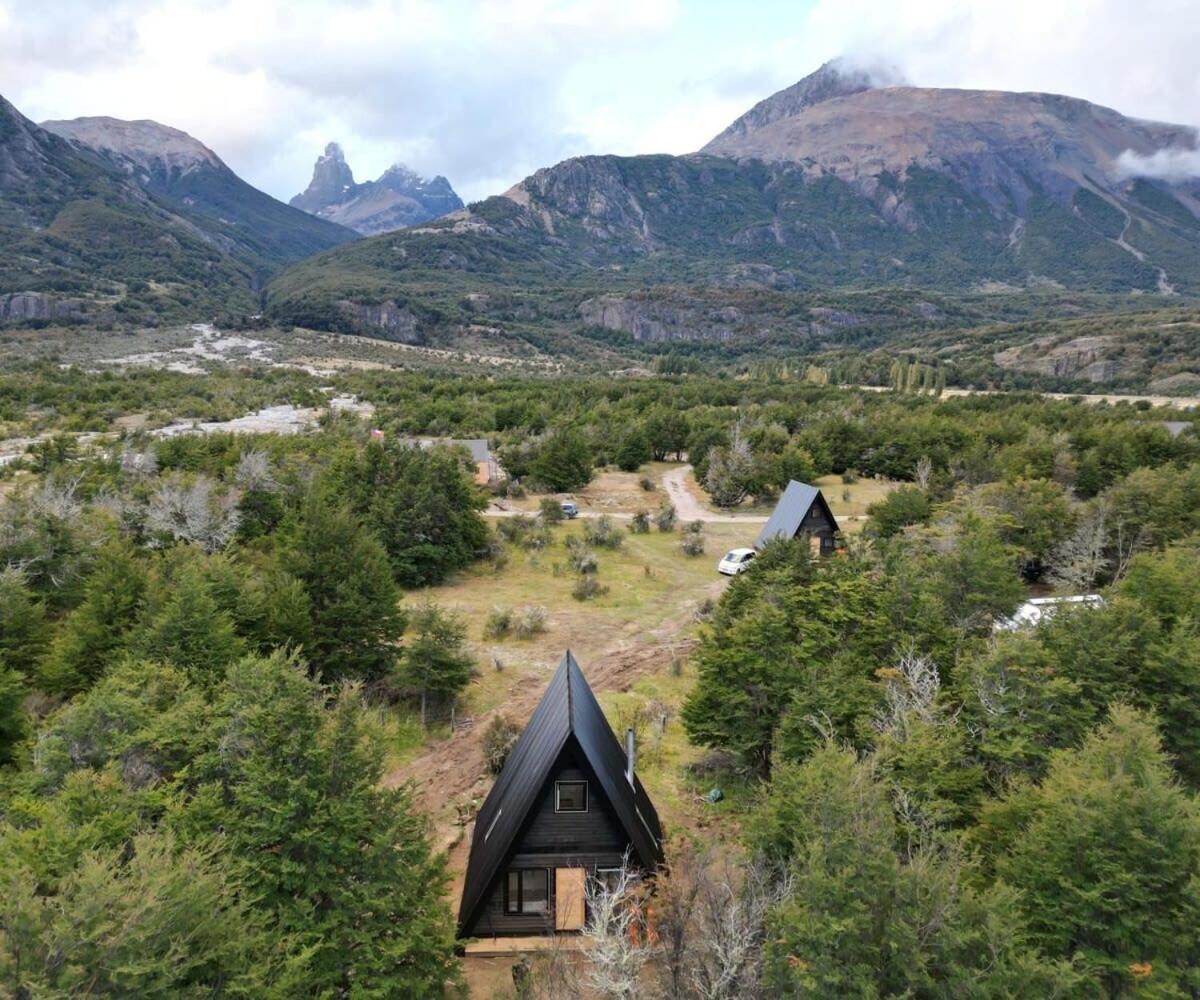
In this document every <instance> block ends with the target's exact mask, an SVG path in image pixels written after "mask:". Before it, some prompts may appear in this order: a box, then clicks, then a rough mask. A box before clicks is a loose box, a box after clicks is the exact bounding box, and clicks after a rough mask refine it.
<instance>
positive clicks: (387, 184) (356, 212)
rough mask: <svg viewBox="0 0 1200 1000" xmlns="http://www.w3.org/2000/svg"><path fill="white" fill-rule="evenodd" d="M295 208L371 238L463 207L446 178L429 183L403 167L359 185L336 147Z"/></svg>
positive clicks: (326, 155) (331, 146) (295, 201)
mask: <svg viewBox="0 0 1200 1000" xmlns="http://www.w3.org/2000/svg"><path fill="white" fill-rule="evenodd" d="M290 204H291V205H292V206H294V207H295V208H301V209H303V210H304V211H306V212H310V213H312V214H313V215H319V216H320V217H321V218H323V219H329V220H330V221H332V222H337V223H339V224H341V225H343V226H348V227H349V228H351V229H355V230H357V231H358V232H360V233H363V234H365V235H368V236H370V235H374V234H376V233H384V232H389V231H391V230H393V229H400V228H403V227H404V226H412V225H416V224H418V223H421V222H427V221H429V220H430V219H434V218H437V217H438V216H439V215H445V214H446V213H447V212H453V211H455V210H457V209H459V208H462V201H461V200H460V199H459V197H458V195H457V194H455V193H454V188H452V187H451V186H450V182H449V181H448V180H446V178H445V177H440V176H439V177H434V178H433V179H432V180H427V179H426V178H424V177H422V176H421V175H420V174H418V173H417V172H416V171H414V170H412V169H410V168H409V167H407V166H405V165H404V164H403V163H396V164H393V165H392V166H390V167H388V168H387V170H385V171H384V172H383V173H382V174H381V175H380V177H379V179H378V180H374V181H365V182H362V183H357V182H355V180H354V174H353V173H352V172H351V170H350V167H349V165H348V164H347V163H346V159H345V156H344V155H343V153H342V147H341V146H339V145H338V144H337V143H336V142H331V143H329V144H328V145H327V146H326V147H325V153H324V155H322V156H320V157H318V158H317V162H316V165H315V166H314V168H313V177H312V181H311V182H310V183H309V185H308V187H307V188H306V189H305V190H304V192H303V193H301V194H298V195H296V197H295V198H293V199H292V200H291V202H290Z"/></svg>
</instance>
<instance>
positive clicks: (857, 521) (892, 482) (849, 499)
mask: <svg viewBox="0 0 1200 1000" xmlns="http://www.w3.org/2000/svg"><path fill="white" fill-rule="evenodd" d="M813 485H814V486H819V487H820V488H821V492H822V493H824V494H825V499H826V500H827V501H828V503H829V509H830V510H832V511H833V516H834V517H836V518H837V519H838V523H839V524H841V526H842V530H843V531H844V532H846V533H847V534H853V533H854V532H856V531H861V530H862V522H863V520H865V518H866V516H867V508H868V507H870V506H871V504H873V503H875V502H876V501H877V500H882V499H883V498H884V497H886V496H887V495H888V494H889V493H891V492H892V491H893V490H894V489H897V488H898V487H900V486H903V485H904V484H903V483H901V482H900V481H899V480H896V479H860V480H858V482H856V483H844V482H842V477H841V476H822V477H821V478H820V479H818V480H817V481H816V482H815V483H814V484H813Z"/></svg>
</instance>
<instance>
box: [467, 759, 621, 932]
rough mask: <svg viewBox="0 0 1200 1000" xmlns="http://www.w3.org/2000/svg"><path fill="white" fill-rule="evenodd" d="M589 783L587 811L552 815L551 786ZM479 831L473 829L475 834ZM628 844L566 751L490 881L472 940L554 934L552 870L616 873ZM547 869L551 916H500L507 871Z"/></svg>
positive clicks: (587, 775)
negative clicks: (596, 870)
mask: <svg viewBox="0 0 1200 1000" xmlns="http://www.w3.org/2000/svg"><path fill="white" fill-rule="evenodd" d="M556 781H587V783H588V811H587V812H586V813H556V812H555V811H554V783H555V782H556ZM478 834H479V831H478V830H476V835H478ZM628 847H629V840H628V838H627V837H626V836H625V834H624V832H623V831H622V829H621V824H620V823H619V822H618V821H617V817H616V814H615V813H614V812H613V810H612V807H611V806H610V805H609V804H608V802H607V801H606V800H605V798H604V795H603V793H602V792H601V790H600V788H599V785H598V783H597V782H596V781H595V779H594V777H593V776H592V775H591V774H590V773H588V772H587V771H586V770H585V769H584V768H583V767H582V766H581V764H580V762H579V761H578V760H576V759H575V756H574V754H573V753H570V752H569V751H564V752H563V755H562V757H561V758H560V759H559V761H558V762H557V764H556V766H555V768H554V769H553V770H552V772H551V774H550V776H549V777H548V778H547V779H546V783H545V785H544V786H543V787H542V790H541V792H540V794H539V799H538V805H537V806H536V808H534V809H533V810H531V812H530V816H529V818H528V820H527V821H526V825H525V828H524V829H523V830H522V832H521V834H520V835H519V836H518V838H517V841H516V843H515V845H514V850H513V851H512V852H511V854H510V856H509V857H508V859H507V860H506V863H505V864H504V866H503V867H502V868H501V870H500V873H499V876H498V877H497V878H496V879H495V880H493V883H492V885H491V887H490V888H489V890H488V893H487V897H486V902H485V903H484V905H483V907H482V908H481V909H480V911H479V916H478V918H477V919H476V920H475V922H474V924H473V925H472V926H471V927H470V928H469V929H467V934H468V935H469V936H471V937H502V936H504V935H535V934H550V933H553V931H554V912H553V907H554V869H555V868H586V869H588V871H595V869H596V868H617V867H619V866H620V864H621V861H622V859H623V857H624V854H625V851H626V849H627V848H628ZM512 868H548V869H550V873H551V874H550V883H549V884H550V912H547V913H534V914H511V913H505V912H504V886H505V879H506V876H507V873H508V871H509V869H512Z"/></svg>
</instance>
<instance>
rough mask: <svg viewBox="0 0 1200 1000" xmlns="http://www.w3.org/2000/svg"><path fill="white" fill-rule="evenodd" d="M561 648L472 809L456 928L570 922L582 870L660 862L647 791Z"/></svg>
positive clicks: (576, 918)
mask: <svg viewBox="0 0 1200 1000" xmlns="http://www.w3.org/2000/svg"><path fill="white" fill-rule="evenodd" d="M632 751H633V748H632V746H630V747H628V749H627V750H623V749H622V747H621V744H620V743H619V742H618V741H617V738H616V736H614V735H613V731H612V729H611V728H609V725H608V721H607V720H606V719H605V718H604V713H603V712H602V711H601V709H600V704H599V702H597V701H596V696H595V695H594V694H593V693H592V689H591V688H590V687H588V683H587V681H586V680H584V677H583V672H582V671H581V670H580V669H579V664H578V663H576V662H575V658H574V657H573V656H572V655H571V654H570V653H569V652H568V653H567V654H566V655H565V656H564V657H563V659H562V663H561V664H559V667H558V670H557V671H556V672H555V674H554V677H553V679H552V680H551V681H550V686H549V687H547V688H546V693H545V694H544V695H542V700H541V702H540V703H539V704H538V707H537V708H536V709H535V710H534V713H533V717H532V718H531V719H530V720H529V724H528V725H527V726H526V727H525V731H524V732H523V733H522V734H521V736H520V738H519V739H518V740H517V743H516V746H514V747H513V749H512V752H511V753H510V754H509V755H508V760H507V761H506V762H505V764H504V769H503V770H502V771H501V772H500V775H499V777H498V778H497V779H496V783H495V785H493V786H492V790H491V793H490V794H489V795H488V797H487V799H486V801H485V802H484V803H483V808H482V809H480V810H479V816H478V817H477V818H476V820H475V829H474V833H473V834H472V842H471V855H470V859H469V861H468V862H467V875H466V881H465V883H464V885H463V894H462V904H461V906H460V907H459V913H458V935H459V937H499V936H506V935H507V936H512V935H533V934H544V933H554V932H564V931H577V930H579V929H580V928H582V926H583V924H584V921H585V919H586V914H585V899H584V889H585V885H586V880H587V878H588V877H597V878H604V876H605V874H606V872H610V871H616V870H619V869H620V866H621V863H622V860H623V859H624V857H625V854H626V852H628V854H629V859H630V862H631V864H633V865H636V866H637V867H638V868H639V869H640V870H642V871H643V872H646V873H650V872H653V871H654V869H655V868H657V867H658V866H659V865H661V864H662V861H663V852H662V828H661V827H660V826H659V822H658V815H657V814H656V813H655V811H654V806H653V805H652V804H651V803H650V799H649V797H648V796H647V795H646V790H645V789H644V788H643V787H642V784H641V782H640V781H638V779H637V776H636V775H635V774H634V773H633V765H632V761H631V760H630V759H629V756H628V755H629V754H631V753H632Z"/></svg>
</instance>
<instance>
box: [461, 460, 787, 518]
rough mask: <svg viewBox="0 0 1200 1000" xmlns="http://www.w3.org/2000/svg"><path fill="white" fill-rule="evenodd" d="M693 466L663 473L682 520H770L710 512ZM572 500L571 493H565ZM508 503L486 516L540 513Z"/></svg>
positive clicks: (623, 514) (597, 513) (601, 513)
mask: <svg viewBox="0 0 1200 1000" xmlns="http://www.w3.org/2000/svg"><path fill="white" fill-rule="evenodd" d="M691 472H692V467H691V466H690V465H681V466H679V467H678V468H675V469H670V470H668V471H667V472H664V473H663V477H662V488H663V490H664V491H665V492H666V494H667V497H668V498H669V499H670V501H671V503H672V504H674V505H675V513H676V514H678V515H679V520H680V521H685V522H686V521H703V522H705V523H706V524H765V523H766V520H767V519H766V518H765V517H764V516H762V515H761V514H718V513H716V512H715V511H711V510H709V509H708V508H707V507H705V506H704V505H703V504H701V503H700V501H699V500H698V499H696V495H695V494H694V493H693V492H692V491H691V490H689V489H688V487H687V477H688V476H689V475H691ZM563 496H564V497H569V496H570V494H563ZM503 502H504V501H495V500H494V501H492V504H491V506H490V507H488V509H487V510H486V511H484V513H485V514H486V515H487V516H488V517H516V516H517V515H518V514H525V515H530V514H536V513H537V511H528V510H520V509H518V508H515V507H506V506H501V504H502V503H503ZM578 516H579V517H585V518H591V517H611V518H613V519H614V520H617V521H628V520H629V519H630V518H631V517H633V514H631V513H629V512H628V511H619V510H612V511H608V510H587V509H586V508H584V509H582V510H580V511H579V514H578Z"/></svg>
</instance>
